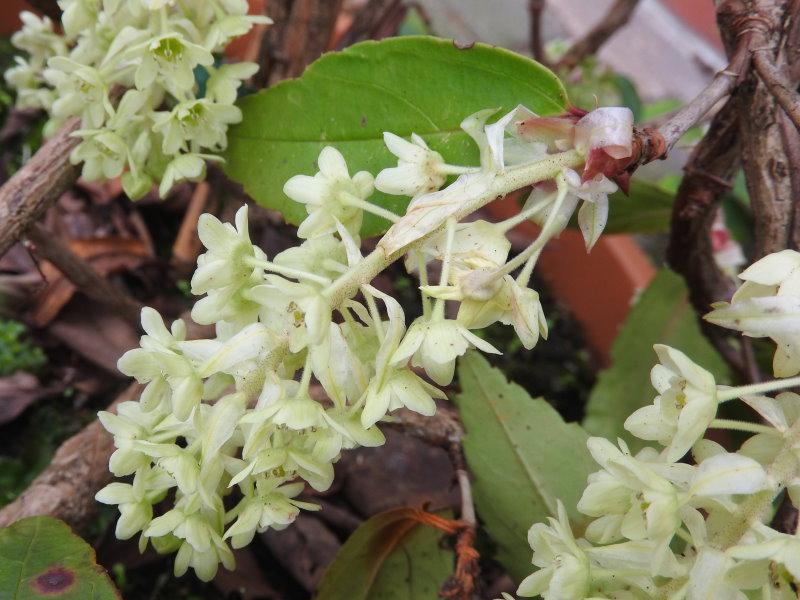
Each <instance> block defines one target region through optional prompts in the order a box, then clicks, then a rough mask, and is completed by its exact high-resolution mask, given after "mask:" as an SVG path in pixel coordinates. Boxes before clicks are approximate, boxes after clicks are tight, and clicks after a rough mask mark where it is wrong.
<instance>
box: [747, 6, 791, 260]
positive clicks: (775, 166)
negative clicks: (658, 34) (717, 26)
mask: <svg viewBox="0 0 800 600" xmlns="http://www.w3.org/2000/svg"><path fill="white" fill-rule="evenodd" d="M747 6H748V8H749V10H748V12H747V14H746V15H745V16H744V17H742V18H740V19H739V20H738V22H735V23H734V26H735V27H736V26H738V30H739V31H740V32H741V31H744V32H747V34H748V35H749V36H750V38H751V40H752V45H751V49H753V50H757V49H760V48H770V49H771V53H772V54H773V55H774V56H775V57H776V58H775V60H776V61H777V62H776V66H777V67H778V68H779V69H781V70H784V69H786V70H787V72H788V67H787V65H786V63H785V57H784V56H782V55H781V54H780V53H779V52H778V51H777V49H778V48H780V47H781V46H782V45H783V43H784V42H785V41H786V40H787V38H786V37H785V33H786V32H785V31H784V29H783V23H784V20H785V16H786V12H785V11H786V8H787V7H788V0H755V1H754V2H749V3H747ZM736 100H737V107H738V111H739V115H740V119H739V128H740V131H739V135H740V144H741V157H742V167H743V169H744V172H745V179H746V181H747V190H748V192H749V195H750V206H751V207H752V209H753V216H754V219H755V251H754V258H756V259H758V258H761V257H762V256H765V255H767V254H770V253H772V252H777V251H779V250H783V249H785V248H787V247H789V242H790V239H791V231H790V230H791V226H792V221H793V213H794V207H793V197H792V194H793V189H792V177H791V171H792V169H793V168H797V166H793V165H791V163H790V162H789V152H788V144H787V141H789V143H790V144H791V143H793V142H792V140H790V139H788V138H787V135H786V133H787V132H785V131H784V128H783V127H782V126H781V121H782V114H783V112H784V111H783V109H782V108H781V106H780V104H779V103H778V100H777V99H776V98H775V96H774V95H773V94H772V92H771V90H770V89H769V88H768V86H767V85H765V84H764V83H763V82H762V81H761V79H760V78H759V77H758V76H757V75H756V73H755V72H754V71H753V70H751V71H750V72H749V73H748V75H747V76H746V77H745V78H744V80H743V82H742V84H741V85H740V86H739V90H738V92H737V94H736ZM788 133H789V138H795V141H797V140H800V133H798V131H797V130H796V129H795V130H794V131H791V132H788Z"/></svg>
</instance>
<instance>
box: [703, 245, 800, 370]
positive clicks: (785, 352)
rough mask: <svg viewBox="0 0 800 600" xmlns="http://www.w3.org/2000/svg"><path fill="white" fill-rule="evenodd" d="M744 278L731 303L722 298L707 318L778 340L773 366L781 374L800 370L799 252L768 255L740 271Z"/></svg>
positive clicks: (751, 334)
mask: <svg viewBox="0 0 800 600" xmlns="http://www.w3.org/2000/svg"><path fill="white" fill-rule="evenodd" d="M739 277H740V278H741V279H743V280H744V283H743V284H742V286H741V287H740V288H739V289H738V290H736V293H735V294H734V295H733V298H731V301H730V303H728V302H720V303H718V304H715V305H714V310H713V311H712V312H710V313H709V314H707V315H706V316H705V319H706V320H707V321H710V322H711V323H714V324H716V325H721V326H722V327H728V328H730V329H737V330H738V331H741V332H742V333H744V335H748V336H751V337H769V338H772V339H773V340H774V341H775V343H776V344H777V349H776V350H775V358H774V361H773V369H774V371H775V375H777V376H778V377H792V376H793V375H797V374H798V373H800V252H797V251H795V250H783V251H781V252H776V253H774V254H770V255H769V256H765V257H764V258H762V259H761V260H759V261H758V262H756V263H754V264H753V265H751V266H750V267H748V268H747V269H745V270H744V271H742V273H741V274H740V275H739Z"/></svg>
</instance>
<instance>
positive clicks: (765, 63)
mask: <svg viewBox="0 0 800 600" xmlns="http://www.w3.org/2000/svg"><path fill="white" fill-rule="evenodd" d="M753 66H755V68H756V73H758V76H759V78H760V79H761V81H763V82H764V85H766V86H767V89H769V91H770V93H771V94H772V95H773V96H774V97H775V99H776V100H777V101H778V104H780V105H781V108H783V110H784V112H786V114H787V115H788V117H789V118H790V119H791V120H792V123H794V126H795V127H797V128H798V129H800V94H798V93H797V91H796V88H795V87H794V86H792V84H791V83H790V82H789V80H788V79H787V78H786V77H785V76H784V74H783V73H782V72H781V70H780V69H779V68H778V67H777V66H776V65H775V62H774V61H773V60H772V57H771V56H770V51H769V50H768V49H767V48H763V47H762V48H756V49H754V50H753Z"/></svg>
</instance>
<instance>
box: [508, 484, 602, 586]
mask: <svg viewBox="0 0 800 600" xmlns="http://www.w3.org/2000/svg"><path fill="white" fill-rule="evenodd" d="M548 522H549V524H547V525H546V524H544V523H536V524H535V525H533V527H531V528H530V531H528V544H530V546H531V548H532V549H533V564H534V565H535V566H537V567H539V570H538V571H536V572H535V573H533V574H532V575H528V576H527V577H526V578H525V579H523V580H522V583H520V585H519V588H518V589H517V594H518V595H520V596H522V597H524V598H531V597H533V596H538V595H541V596H542V598H544V599H545V600H561V599H564V600H566V599H567V598H576V599H577V598H586V597H587V596H588V595H589V589H590V585H591V582H592V580H591V566H590V563H589V557H588V556H586V552H585V551H584V548H581V546H579V543H578V541H576V540H575V537H574V536H573V535H572V529H571V528H570V526H569V520H568V518H567V511H566V510H565V509H564V505H563V504H562V503H561V501H560V500H559V501H558V519H554V518H552V517H550V518H548Z"/></svg>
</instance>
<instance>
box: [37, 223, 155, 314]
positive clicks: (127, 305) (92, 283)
mask: <svg viewBox="0 0 800 600" xmlns="http://www.w3.org/2000/svg"><path fill="white" fill-rule="evenodd" d="M25 235H26V237H27V239H28V240H29V241H30V242H32V244H33V246H34V248H33V250H34V252H35V253H36V254H38V255H39V256H40V257H42V258H44V259H46V260H48V261H50V262H51V263H53V265H54V266H55V267H56V268H57V269H58V270H59V271H61V274H62V275H64V277H66V278H67V279H69V280H70V281H71V282H72V283H73V284H74V285H75V287H76V288H78V289H79V290H80V291H81V292H83V293H84V294H86V295H87V296H88V297H89V298H92V299H94V300H97V301H98V302H101V303H103V304H105V305H106V306H108V307H109V308H111V309H113V310H114V311H115V312H118V313H120V314H122V315H124V316H125V317H127V318H128V319H129V320H130V321H132V322H133V323H135V324H137V325H138V324H139V318H140V314H141V311H142V305H141V304H140V303H139V302H137V301H136V300H134V299H133V298H131V297H130V296H128V295H127V294H126V293H125V292H123V291H122V290H120V289H119V288H117V287H116V286H114V285H112V284H111V283H109V282H108V281H107V280H105V279H103V278H102V277H101V276H100V275H99V274H98V273H97V271H95V270H94V269H93V268H92V267H91V266H90V265H89V264H88V263H87V262H86V261H85V260H83V259H82V258H81V257H80V256H78V255H77V254H75V253H74V252H73V251H72V250H70V249H69V247H67V246H66V244H63V243H62V242H61V241H60V240H59V239H58V238H57V237H55V236H53V234H52V233H50V232H49V231H46V230H45V229H44V228H43V227H41V226H40V225H38V224H37V223H33V224H32V225H31V226H30V227H29V228H28V231H27V232H26V234H25Z"/></svg>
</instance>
